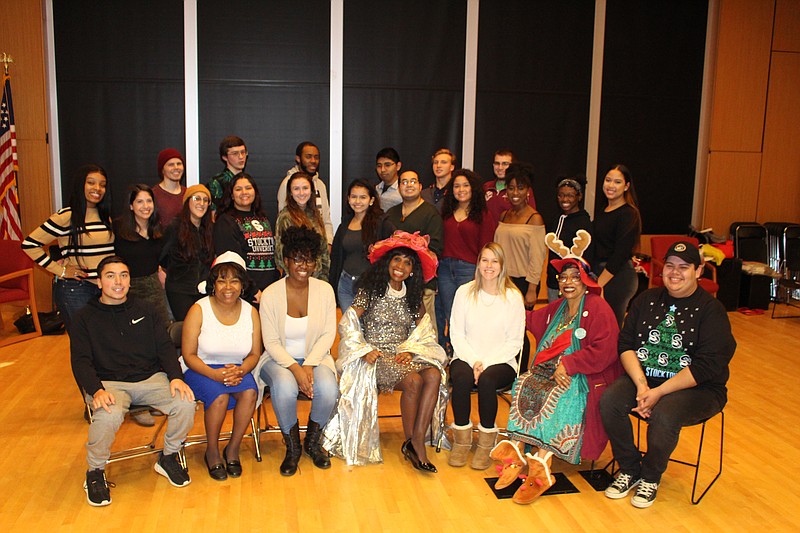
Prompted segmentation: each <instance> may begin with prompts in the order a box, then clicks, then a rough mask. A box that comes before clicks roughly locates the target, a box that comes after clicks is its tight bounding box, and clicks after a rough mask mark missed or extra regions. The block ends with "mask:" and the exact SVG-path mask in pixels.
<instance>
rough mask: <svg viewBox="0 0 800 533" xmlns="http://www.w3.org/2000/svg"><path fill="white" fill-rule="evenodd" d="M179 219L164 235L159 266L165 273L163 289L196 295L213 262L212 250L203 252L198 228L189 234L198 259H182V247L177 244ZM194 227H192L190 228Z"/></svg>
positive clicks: (174, 221) (173, 222)
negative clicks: (197, 253) (199, 284)
mask: <svg viewBox="0 0 800 533" xmlns="http://www.w3.org/2000/svg"><path fill="white" fill-rule="evenodd" d="M179 224H180V219H179V218H176V219H175V220H173V221H172V224H170V225H169V227H168V228H167V231H166V234H165V237H164V239H165V242H164V249H163V250H162V251H161V266H163V267H164V269H166V271H167V282H166V284H165V285H166V286H165V289H166V290H167V291H168V292H176V293H180V294H198V292H197V284H198V283H200V282H201V281H206V279H207V278H208V274H209V272H210V271H211V262H212V261H213V260H214V258H213V257H212V254H213V253H214V250H204V249H203V248H202V239H201V238H200V228H195V231H193V232H192V233H191V236H192V239H194V241H195V245H196V248H197V249H198V250H200V257H198V258H195V259H193V260H191V261H189V260H186V259H185V258H184V257H183V253H182V252H183V246H181V243H180V242H178V227H179ZM192 227H194V226H192Z"/></svg>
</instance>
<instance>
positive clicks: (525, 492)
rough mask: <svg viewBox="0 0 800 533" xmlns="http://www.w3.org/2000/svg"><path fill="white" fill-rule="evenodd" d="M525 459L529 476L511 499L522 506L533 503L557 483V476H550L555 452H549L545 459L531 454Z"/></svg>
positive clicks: (526, 455) (527, 454)
mask: <svg viewBox="0 0 800 533" xmlns="http://www.w3.org/2000/svg"><path fill="white" fill-rule="evenodd" d="M525 457H526V459H527V460H528V475H527V477H525V480H524V481H523V483H522V486H520V488H518V489H517V492H515V493H514V497H513V498H512V499H511V500H512V501H513V502H514V503H519V504H521V505H527V504H529V503H532V502H533V500H535V499H536V498H538V497H539V496H541V495H542V493H543V492H544V491H546V490H547V489H549V488H550V487H552V486H553V484H554V483H555V482H556V478H555V476H553V475H552V474H550V464H551V463H552V461H553V452H547V455H545V456H544V458H542V457H539V456H538V455H531V454H529V453H526V454H525Z"/></svg>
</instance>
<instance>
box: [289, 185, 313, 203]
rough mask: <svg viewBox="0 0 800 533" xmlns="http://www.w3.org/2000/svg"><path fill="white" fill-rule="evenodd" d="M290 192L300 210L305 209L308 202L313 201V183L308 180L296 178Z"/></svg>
mask: <svg viewBox="0 0 800 533" xmlns="http://www.w3.org/2000/svg"><path fill="white" fill-rule="evenodd" d="M289 192H290V193H291V195H292V198H294V201H295V202H297V205H298V206H300V209H305V208H306V204H307V203H308V200H309V199H311V182H310V181H308V180H307V179H306V178H296V179H294V180H292V184H291V185H290V186H289Z"/></svg>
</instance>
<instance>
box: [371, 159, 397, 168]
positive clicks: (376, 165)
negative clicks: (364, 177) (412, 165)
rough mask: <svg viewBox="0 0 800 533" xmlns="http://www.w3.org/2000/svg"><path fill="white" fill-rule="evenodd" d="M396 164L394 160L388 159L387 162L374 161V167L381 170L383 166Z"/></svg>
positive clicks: (390, 166) (388, 166)
mask: <svg viewBox="0 0 800 533" xmlns="http://www.w3.org/2000/svg"><path fill="white" fill-rule="evenodd" d="M396 164H397V163H395V162H394V161H389V162H388V163H375V168H376V169H378V170H382V169H384V168H386V169H388V168H392V167H393V166H395V165H396Z"/></svg>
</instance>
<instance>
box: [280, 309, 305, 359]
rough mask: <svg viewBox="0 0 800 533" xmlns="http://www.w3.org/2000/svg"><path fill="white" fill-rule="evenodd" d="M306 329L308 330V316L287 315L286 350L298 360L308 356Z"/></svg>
mask: <svg viewBox="0 0 800 533" xmlns="http://www.w3.org/2000/svg"><path fill="white" fill-rule="evenodd" d="M306 331H308V317H307V316H304V317H303V318H295V317H293V316H289V315H286V331H285V332H284V333H285V334H286V351H287V352H289V355H291V356H292V357H294V358H295V359H296V360H297V361H304V360H305V358H306Z"/></svg>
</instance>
